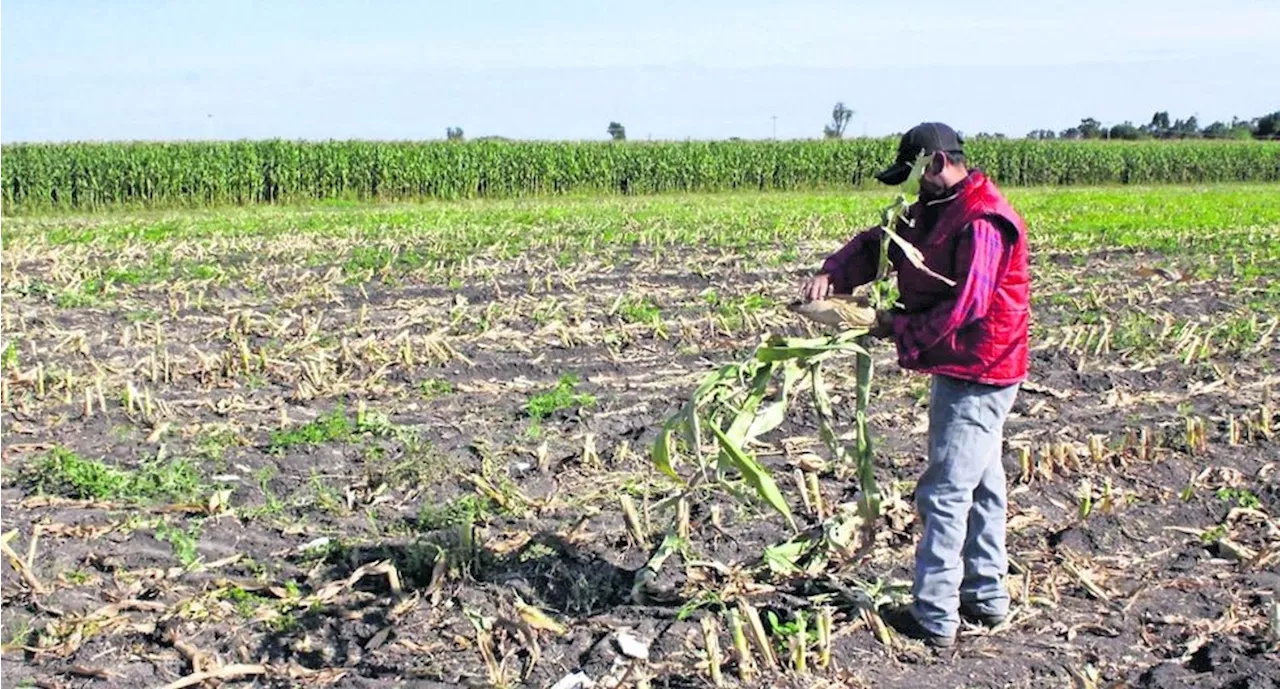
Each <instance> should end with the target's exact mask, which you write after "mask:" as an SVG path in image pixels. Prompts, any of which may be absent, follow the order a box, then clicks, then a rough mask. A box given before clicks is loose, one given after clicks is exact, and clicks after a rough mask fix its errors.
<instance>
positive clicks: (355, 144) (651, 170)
mask: <svg viewBox="0 0 1280 689" xmlns="http://www.w3.org/2000/svg"><path fill="white" fill-rule="evenodd" d="M895 148H896V142H895V141H894V140H892V139H858V140H849V141H839V142H827V141H784V142H774V141H752V142H738V141H691V142H653V143H647V142H646V143H642V142H630V143H623V144H614V143H598V142H507V141H475V142H467V143H455V142H411V141H403V142H367V141H329V142H293V141H279V140H272V141H234V142H183V143H160V142H155V143H152V142H135V143H68V144H12V145H6V146H4V147H3V165H0V185H2V186H3V213H4V214H6V215H14V214H21V213H26V212H36V211H44V210H61V209H71V210H94V209H99V208H110V207H120V206H125V207H199V206H210V205H244V204H259V203H297V202H309V201H316V200H331V199H333V200H372V199H381V200H410V199H419V198H442V199H456V198H473V197H511V196H526V195H548V194H570V193H589V194H599V193H610V194H614V193H619V194H649V193H656V192H668V191H729V190H800V189H804V190H811V189H823V188H844V187H847V186H848V185H850V184H854V185H857V184H864V183H870V182H872V181H873V180H872V177H871V176H872V175H873V174H874V173H875V172H876V171H878V170H879V169H881V168H882V167H884V166H885V165H886V164H887V163H888V162H889V161H890V160H891V159H892V158H893V155H894V152H895ZM967 148H968V152H969V156H970V159H971V162H972V163H973V164H974V165H976V166H978V167H981V168H983V169H984V170H986V171H987V172H988V173H990V174H991V175H993V176H994V178H995V179H996V180H998V181H999V182H1000V183H1002V184H1005V185H1020V186H1030V185H1088V184H1155V183H1202V182H1237V181H1254V182H1270V181H1280V143H1276V142H1252V141H1245V142H1225V141H1176V142H1168V141H1147V142H1119V141H1115V142H1110V141H1108V142H1099V141H1088V142H1084V141H1027V140H980V141H972V142H970V143H969V144H968V145H967Z"/></svg>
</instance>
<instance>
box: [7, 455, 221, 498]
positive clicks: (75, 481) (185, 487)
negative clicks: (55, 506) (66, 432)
mask: <svg viewBox="0 0 1280 689" xmlns="http://www.w3.org/2000/svg"><path fill="white" fill-rule="evenodd" d="M22 476H23V479H24V482H25V483H26V484H27V486H28V487H30V488H31V489H33V490H34V491H36V492H39V493H44V494H52V495H61V496H63V497H68V498H75V499H80V500H117V501H126V502H154V501H159V500H171V501H195V500H196V499H197V498H198V496H200V495H202V494H203V493H204V492H206V486H205V485H203V484H202V483H201V481H200V474H199V472H197V471H196V469H195V467H193V466H192V465H191V463H190V462H188V461H187V460H185V459H174V460H169V461H160V460H153V461H150V462H146V463H144V464H142V465H141V466H140V467H138V468H137V469H121V468H118V467H113V466H110V465H108V464H106V463H104V462H102V461H101V460H96V459H85V458H84V457H81V456H80V455H79V454H77V453H76V452H74V451H72V450H69V449H67V448H64V447H57V448H54V449H53V450H50V451H49V452H48V453H47V454H45V455H44V456H43V457H41V458H40V459H38V460H36V461H35V462H34V463H33V464H31V465H30V466H28V467H25V468H24V470H23V471H22Z"/></svg>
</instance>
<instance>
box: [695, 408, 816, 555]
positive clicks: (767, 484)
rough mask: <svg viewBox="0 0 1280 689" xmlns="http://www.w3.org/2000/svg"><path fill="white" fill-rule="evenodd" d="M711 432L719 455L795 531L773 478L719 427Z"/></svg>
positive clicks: (791, 518)
mask: <svg viewBox="0 0 1280 689" xmlns="http://www.w3.org/2000/svg"><path fill="white" fill-rule="evenodd" d="M711 432H712V433H714V434H715V436H716V440H718V441H719V442H720V450H721V454H722V455H724V456H725V457H727V458H728V460H729V461H730V462H731V463H732V464H733V466H734V467H735V468H736V469H737V470H738V471H739V472H740V473H741V474H742V478H743V479H745V480H746V482H747V483H748V484H750V485H751V487H752V488H754V489H755V491H756V494H757V495H759V496H760V497H761V498H763V499H764V501H765V502H767V503H769V505H770V506H771V507H773V509H775V510H777V511H778V513H779V514H781V515H782V516H784V517H786V519H787V523H789V524H790V525H791V528H792V530H795V528H796V521H795V518H794V517H792V516H791V507H790V506H788V505H787V501H786V499H785V498H783V497H782V491H780V490H778V484H776V483H774V482H773V477H771V476H769V472H767V471H765V470H764V467H762V466H760V465H759V464H758V463H757V462H756V460H755V459H753V458H751V457H750V456H749V455H747V453H745V452H743V451H742V448H740V447H738V446H736V445H734V444H733V441H731V440H730V439H729V436H728V435H726V434H725V432H724V431H723V430H721V429H720V426H718V425H715V424H713V425H712V426H711Z"/></svg>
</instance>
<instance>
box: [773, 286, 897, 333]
mask: <svg viewBox="0 0 1280 689" xmlns="http://www.w3.org/2000/svg"><path fill="white" fill-rule="evenodd" d="M790 308H791V310H792V311H793V312H795V313H798V314H800V315H801V316H804V317H805V318H808V319H809V320H811V321H816V322H818V323H822V324H823V325H830V326H832V327H837V328H870V327H871V326H873V325H875V323H876V310H875V309H873V308H871V307H870V306H867V304H866V300H865V299H862V298H860V297H854V296H851V295H848V294H833V295H831V296H829V297H827V298H826V299H823V300H821V301H807V302H799V303H795V304H792V305H791V307H790Z"/></svg>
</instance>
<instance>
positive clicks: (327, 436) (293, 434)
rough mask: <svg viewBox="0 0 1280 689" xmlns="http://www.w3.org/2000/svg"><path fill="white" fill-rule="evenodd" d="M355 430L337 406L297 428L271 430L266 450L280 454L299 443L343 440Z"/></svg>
mask: <svg viewBox="0 0 1280 689" xmlns="http://www.w3.org/2000/svg"><path fill="white" fill-rule="evenodd" d="M355 430H356V426H355V424H354V423H352V422H351V419H348V418H347V415H346V412H345V410H343V409H342V408H341V407H339V408H337V409H335V410H333V411H331V412H329V413H328V414H324V415H322V416H320V417H318V418H316V419H314V420H312V421H310V422H309V423H307V424H304V425H302V426H298V427H297V428H282V429H280V430H277V431H273V432H272V433H271V443H270V444H269V445H268V446H267V451H268V452H270V453H272V454H281V453H283V452H284V451H285V450H287V449H289V448H291V447H297V446H299V445H321V444H323V443H327V442H333V441H344V440H347V439H349V438H350V437H351V434H352V433H353V432H354V431H355Z"/></svg>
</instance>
